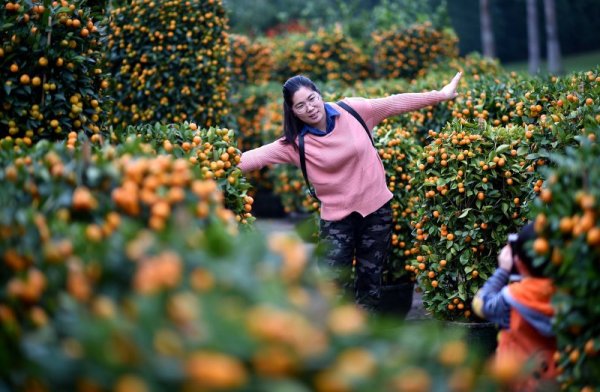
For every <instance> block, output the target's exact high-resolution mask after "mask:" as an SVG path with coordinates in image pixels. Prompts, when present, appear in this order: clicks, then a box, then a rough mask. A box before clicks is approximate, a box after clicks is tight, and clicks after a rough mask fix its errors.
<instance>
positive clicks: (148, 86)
mask: <svg viewBox="0 0 600 392" xmlns="http://www.w3.org/2000/svg"><path fill="white" fill-rule="evenodd" d="M112 18H113V19H112V22H111V25H110V40H109V49H110V54H109V61H110V63H111V66H112V73H113V75H114V85H113V91H112V95H113V97H114V99H115V101H116V108H115V110H114V113H113V115H114V117H113V119H112V121H113V124H115V125H118V126H126V125H130V124H137V123H140V122H142V123H148V122H155V121H160V122H162V123H167V122H176V123H177V122H181V121H185V120H189V121H195V122H197V123H199V124H201V126H202V127H211V126H218V125H221V124H222V122H223V120H224V117H225V116H226V115H227V114H228V112H229V105H228V101H227V98H228V96H227V95H228V83H229V70H228V57H229V55H230V42H229V38H228V36H227V30H228V25H227V17H226V15H225V11H224V9H223V7H222V4H221V1H220V0H217V1H199V0H192V1H179V0H178V1H168V2H161V1H157V2H155V1H151V2H147V1H142V0H134V1H132V2H131V4H130V5H127V6H123V7H121V8H116V9H115V10H113V11H112Z"/></svg>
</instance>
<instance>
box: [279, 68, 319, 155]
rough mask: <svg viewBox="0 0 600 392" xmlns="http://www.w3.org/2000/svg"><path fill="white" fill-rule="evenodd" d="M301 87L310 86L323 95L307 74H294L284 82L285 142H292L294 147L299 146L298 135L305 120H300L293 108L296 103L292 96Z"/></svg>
mask: <svg viewBox="0 0 600 392" xmlns="http://www.w3.org/2000/svg"><path fill="white" fill-rule="evenodd" d="M300 87H306V88H309V89H311V90H312V91H316V92H317V93H319V95H321V92H320V91H319V89H318V88H317V86H316V85H315V84H314V83H313V81H312V80H310V79H309V78H307V77H306V76H302V75H296V76H293V77H291V78H289V79H288V80H287V81H286V82H285V83H284V84H283V88H282V90H283V133H284V137H285V143H288V144H292V145H293V146H294V148H298V146H297V145H296V137H297V136H298V134H299V133H300V130H301V129H302V127H303V126H304V122H302V120H300V119H299V118H298V117H297V116H296V115H295V114H294V111H293V110H292V106H293V105H294V102H293V99H292V98H293V97H294V94H295V93H296V91H298V90H299V89H300Z"/></svg>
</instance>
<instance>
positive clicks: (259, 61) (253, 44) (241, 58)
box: [229, 34, 275, 90]
mask: <svg viewBox="0 0 600 392" xmlns="http://www.w3.org/2000/svg"><path fill="white" fill-rule="evenodd" d="M229 37H230V40H231V68H232V69H231V83H232V85H233V86H234V90H235V89H236V88H235V87H237V89H240V88H243V86H244V85H250V86H252V85H255V84H262V83H265V82H267V81H268V80H269V77H270V76H271V74H272V72H273V68H274V66H275V64H274V60H273V57H272V52H273V47H272V46H273V43H272V42H271V41H267V40H261V41H259V40H250V38H248V37H247V36H244V35H239V34H231V35H230V36H229Z"/></svg>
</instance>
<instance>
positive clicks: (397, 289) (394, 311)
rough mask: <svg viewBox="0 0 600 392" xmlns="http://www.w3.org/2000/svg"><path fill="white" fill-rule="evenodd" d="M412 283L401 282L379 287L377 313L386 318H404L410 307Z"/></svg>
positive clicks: (413, 285) (412, 290)
mask: <svg viewBox="0 0 600 392" xmlns="http://www.w3.org/2000/svg"><path fill="white" fill-rule="evenodd" d="M414 288H415V284H414V283H413V282H402V283H396V284H389V285H383V286H381V300H380V302H379V309H378V311H379V313H380V314H382V315H386V316H394V317H399V318H402V319H403V318H405V317H406V315H407V314H408V312H409V311H410V309H411V307H412V301H413V292H414Z"/></svg>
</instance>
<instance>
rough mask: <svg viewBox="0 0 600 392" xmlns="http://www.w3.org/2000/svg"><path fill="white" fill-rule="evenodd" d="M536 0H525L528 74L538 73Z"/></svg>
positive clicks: (538, 38) (538, 49) (538, 40)
mask: <svg viewBox="0 0 600 392" xmlns="http://www.w3.org/2000/svg"><path fill="white" fill-rule="evenodd" d="M538 28H539V27H538V12H537V0H527V53H528V59H529V73H530V74H532V75H533V74H536V73H538V72H539V71H540V35H539V31H538Z"/></svg>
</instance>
